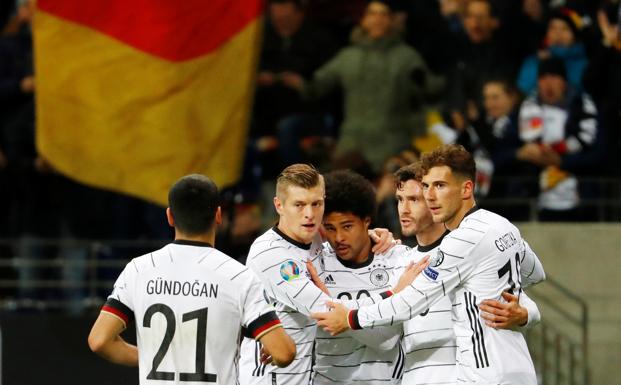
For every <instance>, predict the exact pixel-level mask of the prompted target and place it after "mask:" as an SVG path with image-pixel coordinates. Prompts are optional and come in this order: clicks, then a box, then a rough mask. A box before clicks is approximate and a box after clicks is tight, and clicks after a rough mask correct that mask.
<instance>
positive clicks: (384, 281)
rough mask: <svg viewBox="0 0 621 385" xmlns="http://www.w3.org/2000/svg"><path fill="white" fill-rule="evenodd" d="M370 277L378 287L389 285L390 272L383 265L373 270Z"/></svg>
mask: <svg viewBox="0 0 621 385" xmlns="http://www.w3.org/2000/svg"><path fill="white" fill-rule="evenodd" d="M369 278H370V279H371V283H372V284H374V285H375V286H377V287H382V286H386V285H388V272H387V271H386V269H383V268H381V267H380V268H377V269H373V270H371V273H370V276H369Z"/></svg>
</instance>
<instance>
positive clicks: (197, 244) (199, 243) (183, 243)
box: [173, 239, 213, 247]
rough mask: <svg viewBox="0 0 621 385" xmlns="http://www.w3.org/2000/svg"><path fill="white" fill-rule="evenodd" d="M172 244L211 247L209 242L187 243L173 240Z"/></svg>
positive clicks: (182, 240) (181, 240) (187, 241)
mask: <svg viewBox="0 0 621 385" xmlns="http://www.w3.org/2000/svg"><path fill="white" fill-rule="evenodd" d="M173 243H174V244H175V245H185V246H200V247H213V246H212V245H211V243H209V242H200V241H189V240H187V239H175V240H174V241H173Z"/></svg>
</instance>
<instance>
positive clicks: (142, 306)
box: [88, 175, 296, 384]
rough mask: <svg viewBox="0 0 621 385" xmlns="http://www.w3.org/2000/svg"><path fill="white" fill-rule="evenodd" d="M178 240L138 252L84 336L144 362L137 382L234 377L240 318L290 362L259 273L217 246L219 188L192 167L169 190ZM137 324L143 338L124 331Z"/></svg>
mask: <svg viewBox="0 0 621 385" xmlns="http://www.w3.org/2000/svg"><path fill="white" fill-rule="evenodd" d="M168 201H169V207H168V209H167V210H166V216H167V218H168V223H169V224H170V225H171V226H173V227H174V228H175V241H174V242H173V243H171V244H168V245H166V246H164V247H163V248H161V249H159V250H156V251H154V252H152V253H149V254H146V255H143V256H141V257H138V258H134V259H133V260H132V261H131V262H129V263H128V264H127V266H126V267H125V269H124V270H123V272H122V273H121V275H120V276H119V278H118V279H117V281H116V283H115V285H114V290H113V291H112V294H111V295H110V296H109V297H108V300H107V302H106V304H105V305H104V306H103V308H102V310H101V313H100V315H99V317H98V318H97V320H96V321H95V324H94V325H93V328H92V330H91V333H90V335H89V337H88V343H89V346H90V348H91V349H92V350H93V351H94V352H96V353H97V354H99V355H101V356H102V357H104V358H105V359H107V360H109V361H112V362H114V363H117V364H122V365H127V366H136V365H137V366H138V367H139V376H140V377H139V378H140V384H160V383H162V382H163V381H165V382H166V383H176V384H189V383H192V384H198V383H209V382H212V383H216V384H235V383H236V376H237V370H236V367H237V365H236V361H237V359H236V356H237V350H238V345H237V342H238V341H239V338H240V327H241V326H243V327H245V328H246V329H247V330H248V332H247V334H248V335H249V336H251V337H252V338H255V339H256V340H258V341H261V344H262V345H263V346H264V347H265V349H266V350H268V351H269V353H270V354H271V357H272V362H273V363H274V364H276V365H279V366H287V365H288V364H289V363H291V361H292V360H293V359H294V357H295V352H296V348H295V344H294V343H293V341H292V339H291V338H290V337H289V336H288V335H287V334H286V333H285V331H284V329H283V328H282V325H281V323H280V320H279V319H278V317H277V316H276V313H275V312H274V309H273V308H272V307H271V305H269V304H268V303H267V302H266V300H265V299H264V298H263V285H262V284H261V282H260V281H259V279H258V278H257V277H256V276H255V274H254V273H253V272H252V271H251V270H249V269H248V268H246V267H245V266H243V265H241V264H240V263H238V262H237V261H235V260H234V259H232V258H230V257H228V256H227V255H225V254H223V253H221V252H219V251H218V250H216V249H215V248H214V247H213V244H214V239H215V227H216V224H219V223H220V221H221V212H220V207H219V203H218V202H219V198H218V189H217V187H216V185H215V184H214V183H213V182H212V181H211V180H210V179H209V178H207V177H205V176H202V175H188V176H185V177H183V178H181V179H180V180H179V181H177V182H176V183H175V184H174V185H173V186H172V188H171V189H170V192H169V195H168ZM132 320H134V321H135V323H136V336H137V346H134V345H131V344H128V343H127V342H125V341H124V340H123V338H122V337H121V336H120V333H121V332H122V331H123V330H124V329H125V328H126V327H127V326H128V324H129V323H130V321H132Z"/></svg>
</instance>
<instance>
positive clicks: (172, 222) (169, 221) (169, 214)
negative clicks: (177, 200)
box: [166, 207, 175, 227]
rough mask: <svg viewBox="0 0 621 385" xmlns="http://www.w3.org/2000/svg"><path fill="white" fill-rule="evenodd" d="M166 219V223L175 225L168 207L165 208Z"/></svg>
mask: <svg viewBox="0 0 621 385" xmlns="http://www.w3.org/2000/svg"><path fill="white" fill-rule="evenodd" d="M166 219H167V220H168V225H169V226H170V227H175V218H174V217H173V214H172V211H171V210H170V207H167V208H166Z"/></svg>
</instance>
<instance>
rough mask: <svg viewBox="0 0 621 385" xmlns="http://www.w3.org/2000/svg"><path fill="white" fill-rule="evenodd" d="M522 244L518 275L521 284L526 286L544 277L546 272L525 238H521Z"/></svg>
mask: <svg viewBox="0 0 621 385" xmlns="http://www.w3.org/2000/svg"><path fill="white" fill-rule="evenodd" d="M522 242H523V244H524V255H523V256H522V260H521V261H520V276H521V280H522V286H523V287H528V286H530V285H534V284H536V283H539V282H541V281H543V280H544V279H546V273H545V271H544V270H543V265H542V264H541V261H540V260H539V258H538V257H537V254H535V252H534V251H533V249H532V248H531V247H530V245H529V244H528V242H526V240H522Z"/></svg>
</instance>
